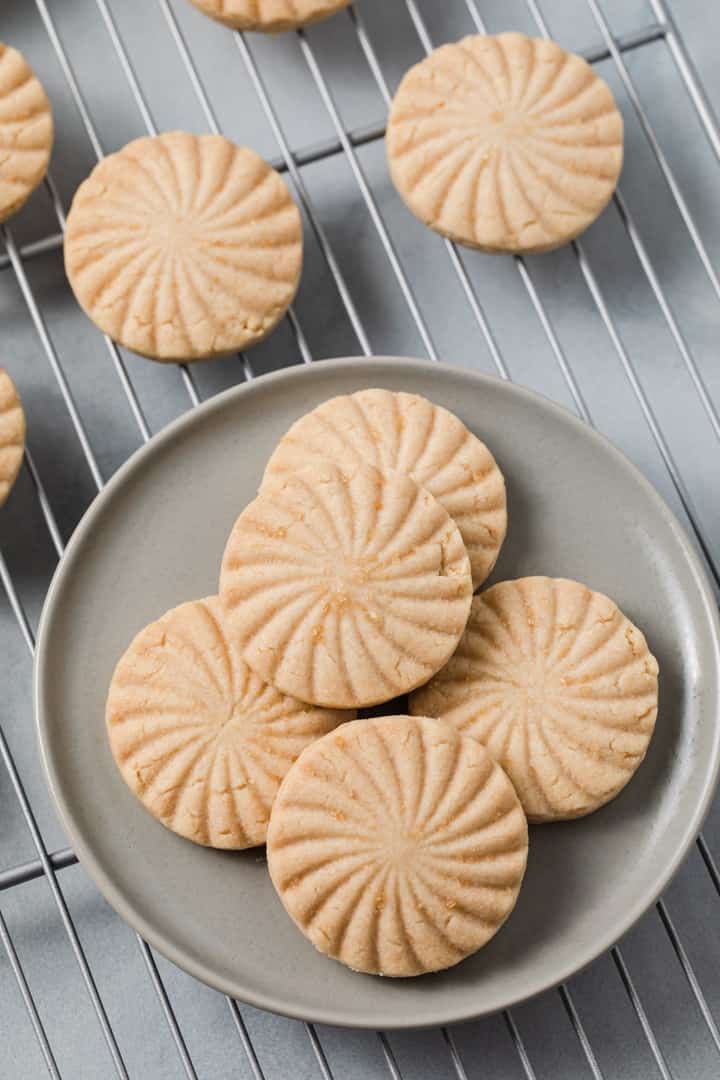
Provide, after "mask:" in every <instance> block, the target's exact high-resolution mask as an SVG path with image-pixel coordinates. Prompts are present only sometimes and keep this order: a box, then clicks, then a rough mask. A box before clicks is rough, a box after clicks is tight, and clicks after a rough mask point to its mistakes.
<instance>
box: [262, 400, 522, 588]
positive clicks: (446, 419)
mask: <svg viewBox="0 0 720 1080" xmlns="http://www.w3.org/2000/svg"><path fill="white" fill-rule="evenodd" d="M322 459H329V460H331V461H335V462H340V463H343V464H344V463H348V464H350V463H352V462H353V461H367V462H369V463H370V464H371V465H375V466H377V467H378V468H380V469H385V470H395V471H397V472H401V473H405V474H406V475H407V476H410V477H412V479H413V480H415V481H416V483H418V484H420V486H421V487H424V488H425V489H426V491H429V492H430V494H431V495H434V496H435V498H436V499H437V500H438V502H440V503H442V505H443V506H444V507H445V509H446V510H447V512H448V514H449V515H450V517H451V518H452V519H453V521H454V522H455V524H456V525H457V527H458V529H459V530H460V535H461V536H462V538H463V543H464V544H465V547H466V548H467V553H468V556H469V558H470V568H471V571H472V578H473V585H474V586H475V587H477V586H478V585H480V584H481V582H483V581H484V580H485V578H486V577H487V576H488V574H489V573H490V571H491V570H492V568H493V566H494V565H495V562H496V560H497V557H498V554H499V552H500V548H501V546H502V543H503V540H504V539H505V532H506V530H507V509H506V498H505V481H504V480H503V475H502V473H501V472H500V469H499V468H498V467H497V464H496V462H495V459H494V458H493V456H492V454H491V453H490V451H489V450H488V448H487V446H485V444H484V443H482V442H481V441H480V439H478V438H477V437H476V436H475V435H473V434H472V433H471V432H470V431H468V429H467V428H466V427H465V425H464V424H463V422H462V421H461V420H459V419H458V418H457V416H455V415H454V413H451V412H449V411H448V410H447V409H443V407H442V406H441V405H434V404H433V402H431V401H428V400H427V398H424V397H420V396H419V395H418V394H406V393H394V392H393V391H391V390H378V389H373V390H360V391H358V392H357V393H355V394H344V395H342V396H341V397H335V398H330V400H329V401H324V402H323V403H322V404H321V405H318V406H317V408H315V409H313V410H312V412H309V413H307V414H306V415H305V416H301V417H300V419H299V420H297V421H296V422H295V423H294V424H293V426H292V427H291V428H290V430H289V431H288V433H287V434H286V435H285V436H284V437H283V438H282V439H281V440H280V442H279V443H278V446H277V448H276V450H275V451H274V453H273V455H272V457H271V458H270V461H269V462H268V465H267V468H266V470H265V477H264V479H263V485H264V486H268V485H269V484H271V483H273V482H274V478H275V477H276V476H279V475H282V474H284V473H287V472H289V471H291V470H293V469H296V468H297V467H298V464H310V463H312V462H315V461H319V460H322Z"/></svg>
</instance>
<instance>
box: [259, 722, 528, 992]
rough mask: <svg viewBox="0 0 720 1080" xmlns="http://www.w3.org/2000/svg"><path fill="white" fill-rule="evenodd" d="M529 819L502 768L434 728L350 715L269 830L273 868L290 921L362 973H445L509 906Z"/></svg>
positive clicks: (318, 747)
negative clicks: (356, 718)
mask: <svg viewBox="0 0 720 1080" xmlns="http://www.w3.org/2000/svg"><path fill="white" fill-rule="evenodd" d="M527 846H528V837H527V823H526V820H525V815H524V813H523V811H522V808H521V806H520V803H519V801H518V798H517V795H516V794H515V791H514V790H513V787H512V784H511V783H510V781H509V780H508V778H507V776H506V775H505V773H504V772H503V771H502V769H501V768H499V767H498V765H497V764H495V762H494V761H493V759H492V757H491V756H490V755H489V754H488V753H487V751H486V750H485V748H484V747H483V746H481V745H480V743H478V742H477V741H476V740H474V739H469V738H466V737H465V736H462V735H460V734H458V732H456V731H455V730H454V729H453V728H452V727H450V726H449V725H446V724H443V723H441V722H438V721H437V720H432V719H426V718H419V717H410V716H385V717H381V718H378V719H375V720H357V721H355V722H354V723H351V724H346V725H345V726H344V727H342V728H340V729H339V730H338V731H336V732H333V733H332V734H330V735H328V736H326V737H324V738H323V739H320V740H319V741H318V742H316V743H315V744H314V745H313V746H311V747H309V748H308V749H307V750H306V751H304V752H303V753H302V754H301V756H300V758H299V759H298V760H297V761H296V762H295V764H294V765H293V767H292V769H291V770H290V771H289V772H288V774H287V776H286V777H285V780H284V781H283V784H282V786H281V788H280V791H279V793H278V797H277V800H276V802H275V805H274V806H273V811H272V816H271V820H270V827H269V829H268V846H267V852H268V868H269V870H270V875H271V877H272V880H273V884H274V885H275V888H276V890H277V892H278V894H279V896H280V899H281V901H282V903H283V905H284V906H285V908H286V910H287V912H288V914H289V915H290V917H291V918H292V919H293V920H294V922H295V923H296V924H297V926H298V927H299V928H300V930H301V931H302V932H303V933H304V934H305V935H306V936H307V937H308V938H309V939H310V941H311V942H312V943H313V945H314V946H315V947H316V948H317V949H319V950H320V951H321V952H323V953H325V954H327V955H329V956H331V957H333V958H334V959H336V960H339V961H340V962H341V963H343V964H346V965H348V967H351V968H353V969H354V970H356V971H365V972H369V973H372V974H382V975H394V976H409V975H420V974H422V973H424V972H429V971H439V970H441V969H443V968H447V967H451V966H452V965H453V964H457V963H458V962H459V961H460V960H463V959H464V958H465V957H466V956H468V955H470V954H471V953H473V952H475V951H476V950H477V949H479V948H481V947H482V946H483V945H485V944H486V942H487V941H488V940H489V939H490V938H491V937H492V936H493V935H494V934H495V933H496V932H497V930H498V929H499V928H500V926H501V925H502V923H503V922H504V921H505V919H506V918H507V917H508V915H509V914H510V912H511V911H512V909H513V907H514V906H515V901H516V900H517V896H518V892H519V889H520V884H521V882H522V878H523V874H524V872H525V865H526V860H527Z"/></svg>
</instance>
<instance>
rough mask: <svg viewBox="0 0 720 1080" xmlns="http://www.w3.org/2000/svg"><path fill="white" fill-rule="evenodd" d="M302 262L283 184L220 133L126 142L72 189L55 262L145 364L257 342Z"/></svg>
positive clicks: (276, 316)
mask: <svg viewBox="0 0 720 1080" xmlns="http://www.w3.org/2000/svg"><path fill="white" fill-rule="evenodd" d="M301 265H302V224H301V221H300V214H299V211H298V209H297V207H296V206H295V203H294V202H293V200H292V198H291V197H290V192H289V191H288V189H287V187H286V185H285V182H284V181H283V180H282V178H281V177H280V176H279V175H278V173H276V172H275V170H274V169H272V168H271V167H270V166H269V165H268V164H267V162H266V161H263V159H262V158H261V157H258V155H257V154H256V153H254V151H252V150H248V149H247V147H240V146H236V145H235V144H234V143H232V142H230V140H229V139H225V138H223V137H222V136H221V135H188V134H186V133H184V132H182V131H174V132H170V133H168V134H165V135H157V136H155V137H153V138H143V139H135V140H134V141H133V142H130V143H128V144H127V146H125V147H123V149H122V150H120V151H119V152H118V153H117V154H111V155H110V156H109V157H107V158H105V159H104V160H103V161H101V162H100V163H99V164H98V165H96V166H95V168H94V169H93V171H92V173H91V174H90V176H89V177H88V179H87V180H85V181H84V182H83V183H82V184H81V185H80V187H79V188H78V190H77V191H76V193H75V198H74V199H73V202H72V206H71V208H70V213H69V214H68V220H67V229H66V231H65V268H66V270H67V275H68V278H69V280H70V284H71V285H72V288H73V291H74V293H75V296H76V297H77V300H78V302H79V303H80V305H81V306H82V307H83V308H84V310H85V312H86V313H87V314H88V315H89V316H90V318H91V319H92V320H93V322H95V323H96V324H97V325H98V326H99V327H100V329H101V330H103V331H104V332H105V333H106V334H108V335H109V336H110V337H111V338H112V339H113V340H114V341H117V342H119V343H120V344H121V345H124V346H126V347H127V348H128V349H133V350H134V351H135V352H138V353H141V354H142V355H144V356H149V357H151V358H152V359H153V360H203V359H207V358H209V357H213V356H222V355H224V354H227V353H232V352H236V351H238V350H240V349H246V348H248V347H249V346H250V345H254V344H256V343H257V342H258V341H261V340H262V338H264V337H265V336H266V335H267V334H269V333H270V331H271V330H272V329H273V327H274V326H275V325H276V324H277V323H278V321H279V320H280V318H281V317H282V316H283V314H284V313H285V311H286V310H287V307H288V305H289V304H290V302H291V301H292V299H293V297H294V295H295V292H296V290H297V286H298V282H299V280H300V269H301Z"/></svg>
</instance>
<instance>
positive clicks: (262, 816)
mask: <svg viewBox="0 0 720 1080" xmlns="http://www.w3.org/2000/svg"><path fill="white" fill-rule="evenodd" d="M354 715H355V714H354V713H352V712H340V711H332V710H329V709H317V708H313V707H311V706H309V705H305V704H303V703H302V702H300V701H295V700H294V699H293V698H289V697H286V696H285V695H284V694H281V693H279V691H277V690H275V689H274V688H273V687H271V686H267V684H265V683H263V682H262V680H260V679H259V678H258V677H257V675H255V674H254V673H253V672H252V671H250V669H249V668H248V667H247V665H246V664H244V663H243V661H242V660H241V659H240V657H239V656H238V654H237V652H236V651H235V650H234V649H233V647H232V645H231V644H230V642H229V641H228V637H227V634H226V632H225V627H224V622H223V614H222V608H221V605H220V602H219V600H218V598H217V597H210V598H209V599H206V600H197V601H192V602H190V603H187V604H181V605H180V606H179V607H176V608H173V609H172V610H171V611H168V612H167V613H166V614H165V615H163V616H162V618H160V619H158V620H157V622H153V623H151V624H150V625H149V626H146V627H145V629H144V630H141V631H140V633H139V634H138V635H137V636H136V637H135V639H134V640H133V641H132V643H131V644H130V646H129V647H128V649H127V651H126V652H125V654H124V655H123V656H122V658H121V660H120V662H119V663H118V665H117V667H116V669H115V673H114V675H113V678H112V682H111V684H110V691H109V694H108V700H107V712H106V719H107V730H108V737H109V740H110V749H111V750H112V753H113V756H114V758H115V761H116V763H117V766H118V768H119V769H120V772H121V774H122V777H123V779H124V780H125V782H126V784H127V785H128V787H129V788H130V789H131V790H132V791H133V792H134V794H135V795H137V797H138V799H140V801H141V802H142V804H143V805H144V806H145V808H146V809H147V810H149V811H150V813H151V814H152V815H153V816H154V817H156V818H157V819H158V820H159V821H161V822H162V823H163V825H166V826H167V828H168V829H171V830H172V831H173V832H176V833H178V834H179V835H180V836H184V837H186V838H187V839H188V840H193V841H194V842H195V843H196V844H205V845H207V846H209V847H215V848H247V847H254V846H255V845H256V844H263V843H264V842H265V836H266V832H267V824H268V820H269V817H270V807H271V806H272V803H273V800H274V798H275V795H276V794H277V790H278V787H279V786H280V782H281V781H282V779H283V777H284V776H285V773H286V772H287V770H288V769H289V768H290V765H291V764H292V763H293V761H294V760H295V759H296V758H297V756H298V755H299V754H300V752H301V751H302V750H304V749H305V747H306V746H307V745H308V744H309V743H310V742H312V741H313V739H317V738H318V737H319V736H321V735H325V734H326V733H327V732H328V731H331V730H332V729H333V728H335V727H337V725H338V724H341V723H343V722H344V721H345V720H351V719H352V718H353V717H354Z"/></svg>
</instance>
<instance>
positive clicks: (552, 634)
mask: <svg viewBox="0 0 720 1080" xmlns="http://www.w3.org/2000/svg"><path fill="white" fill-rule="evenodd" d="M657 676H658V665H657V662H656V660H655V657H654V656H653V655H652V654H651V653H650V651H649V649H648V646H647V642H646V641H645V638H644V637H643V635H642V634H641V632H640V631H639V630H638V629H637V627H636V626H633V624H632V623H631V622H630V621H629V620H628V619H627V618H626V617H625V616H624V615H623V614H622V612H621V611H620V610H619V609H618V608H617V607H616V605H615V604H614V603H613V602H612V600H609V599H608V597H607V596H603V595H602V594H601V593H596V592H592V591H591V590H590V589H588V588H587V587H586V586H585V585H580V584H579V583H578V582H576V581H567V580H565V579H562V578H557V579H555V578H542V577H534V578H521V579H519V580H518V581H504V582H501V583H500V584H499V585H495V586H493V588H492V589H488V590H487V592H485V593H482V594H481V595H480V596H477V597H475V598H474V600H473V605H472V612H471V615H470V620H469V622H468V627H467V630H466V632H465V634H464V636H463V639H462V641H461V642H460V645H459V646H458V649H457V652H456V653H455V655H454V656H453V658H452V660H451V661H450V663H449V664H448V665H447V666H446V667H445V668H444V669H443V670H442V671H441V672H440V673H439V674H438V675H437V676H436V677H435V678H434V679H433V680H432V681H431V682H430V683H429V684H428V685H427V686H424V687H422V688H421V689H420V690H418V691H417V692H416V693H414V694H413V695H412V697H411V699H410V711H411V712H412V713H415V714H417V715H419V716H436V717H441V718H442V719H443V720H446V721H448V722H449V723H451V724H453V725H454V726H455V727H456V728H457V729H458V730H459V731H461V732H463V733H464V734H467V735H472V736H473V737H475V738H476V739H479V740H480V741H481V742H482V743H483V744H484V745H485V746H487V748H488V750H489V751H490V752H491V754H492V755H493V756H494V757H495V759H496V760H497V761H498V762H499V763H500V764H501V765H502V766H503V768H504V769H505V771H506V772H507V774H508V775H509V777H510V779H511V780H512V782H513V783H514V785H515V788H516V789H517V792H518V795H519V796H520V800H521V802H522V804H523V806H524V808H525V812H526V813H527V816H528V819H529V820H530V821H559V820H563V819H566V818H575V817H581V816H582V815H584V814H589V813H591V811H593V810H597V809H598V807H600V806H602V805H603V804H604V803H606V802H608V801H609V800H610V799H612V798H614V797H615V795H617V794H618V792H619V791H620V790H621V789H622V788H623V787H624V786H625V784H626V783H627V782H628V780H629V779H630V778H631V777H632V775H633V774H634V772H635V770H636V769H637V768H638V766H639V765H640V763H641V761H642V760H643V758H644V757H645V753H646V751H647V747H648V743H649V742H650V738H651V736H652V733H653V729H654V727H655V718H656V715H657V703H658V680H657Z"/></svg>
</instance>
